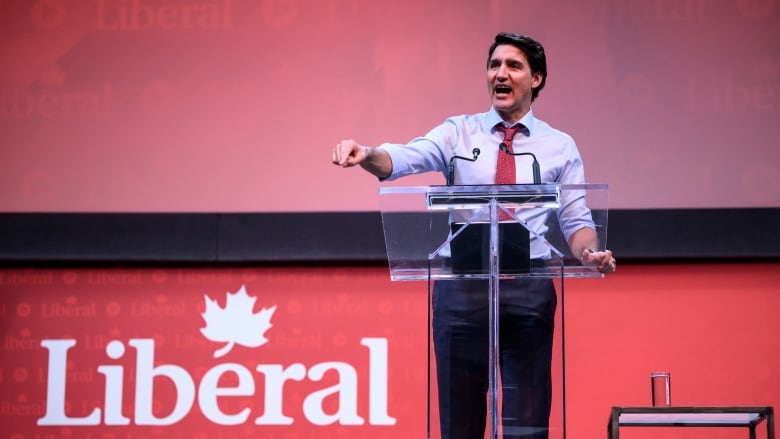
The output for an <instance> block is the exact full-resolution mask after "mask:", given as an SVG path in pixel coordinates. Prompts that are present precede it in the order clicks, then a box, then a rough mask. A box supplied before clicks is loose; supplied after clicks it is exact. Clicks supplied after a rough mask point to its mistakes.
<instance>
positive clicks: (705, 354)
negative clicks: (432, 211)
mask: <svg viewBox="0 0 780 439" xmlns="http://www.w3.org/2000/svg"><path fill="white" fill-rule="evenodd" d="M779 269H780V264H776V263H775V264H769V263H768V264H712V265H703V264H702V265H641V266H640V265H633V266H632V265H625V266H621V267H620V270H619V272H618V273H617V274H615V275H614V276H610V277H608V278H606V279H603V280H569V281H567V283H566V292H565V293H566V297H565V311H566V316H565V317H566V320H565V329H566V346H567V350H566V362H567V375H566V377H567V381H566V385H567V388H568V392H567V407H568V408H567V416H568V424H567V425H568V435H569V436H568V437H571V438H596V437H604V434H605V428H606V420H607V416H608V413H609V408H610V407H611V406H612V405H649V403H650V390H649V374H650V372H651V371H654V370H668V371H670V372H671V374H672V403H673V404H674V405H774V406H778V405H780V382H779V381H778V380H777V379H776V377H775V376H774V374H775V373H776V372H777V371H778V370H780V355H778V348H780V335H778V334H780V319H778V318H777V310H778V309H780V295H779V294H777V293H778V290H779V288H778V284H780V270H779ZM242 285H244V286H245V287H246V290H245V291H246V294H247V295H246V296H245V297H244V299H245V300H251V298H255V303H254V307H253V308H252V310H253V312H252V313H249V311H248V310H249V307H250V305H251V303H241V302H240V301H239V300H238V299H239V298H240V296H242V295H235V296H232V295H231V297H232V298H231V299H230V300H231V301H234V302H233V303H232V304H228V302H226V298H227V297H228V296H227V295H226V294H227V293H231V294H233V293H236V292H237V291H239V289H240V287H241V286H242ZM425 288H426V287H425V284H424V283H417V282H395V283H393V282H390V280H389V278H388V274H387V270H386V268H385V267H307V268H302V267H285V268H278V267H277V268H181V269H179V268H148V269H99V268H84V269H81V268H68V269H3V270H0V337H2V338H0V352H2V356H1V357H0V358H2V359H1V360H0V439H6V438H7V439H29V438H47V437H93V438H139V439H140V438H146V437H165V438H171V437H186V438H206V437H208V438H218V437H221V438H243V437H282V438H310V437H311V438H313V437H344V438H368V437H371V438H376V437H378V438H399V437H410V438H413V437H423V435H424V431H425V402H426V399H425V398H426V396H425V395H426V394H425V383H426V381H425V376H426V304H425V301H426V293H425ZM205 296H209V297H210V298H211V299H214V300H215V301H217V307H216V308H213V309H210V311H209V312H207V313H206V315H207V316H208V318H205V317H204V316H203V314H202V313H204V312H206V305H205V301H206V299H205ZM274 306H275V307H276V308H275V309H274V311H273V313H272V314H270V316H269V315H267V314H266V318H265V320H264V319H263V318H262V315H261V314H262V313H261V311H262V309H266V310H267V309H271V308H273V307H274ZM223 308H226V309H227V311H226V312H224V313H223V314H220V313H221V312H222V311H223ZM242 312H243V314H242ZM258 316H260V317H259V318H258ZM221 317H226V318H227V319H226V320H224V322H223V321H222V320H220V318H221ZM207 320H208V321H209V322H210V324H209V326H211V329H212V330H214V332H208V333H207V334H208V335H209V337H210V338H213V339H218V338H219V337H218V335H215V334H218V333H219V329H220V328H226V330H227V331H226V332H225V334H227V339H230V340H234V341H235V342H236V343H235V344H234V345H233V346H232V348H231V349H229V351H228V352H227V353H226V354H224V355H223V356H221V357H219V358H214V356H213V355H214V352H215V351H216V350H217V349H219V348H222V347H223V346H225V345H226V344H227V342H213V341H210V340H209V339H208V338H207V337H206V336H204V334H203V333H202V332H201V329H202V328H205V327H207V324H206V322H207ZM269 323H270V325H271V326H270V327H268V324H269ZM243 324H246V325H247V326H242V325H243ZM255 328H259V329H256V330H253V329H255ZM559 333H560V326H559ZM264 337H265V338H264ZM131 339H132V340H136V341H132V342H131V341H130V340H131ZM264 339H265V340H267V341H266V342H265V343H263V344H260V345H259V346H258V344H259V343H262V342H263V340H264ZM42 340H48V341H45V342H43V343H44V344H45V346H47V347H46V348H44V347H42V346H41V343H42ZM55 340H59V341H55ZM62 340H72V342H71V344H73V342H75V344H73V346H72V347H70V348H67V349H66V345H65V344H64V343H66V342H63V341H62ZM385 341H386V343H387V345H386V349H385V347H384V343H385ZM152 343H153V346H154V349H153V350H152V349H151V344H152ZM361 343H363V344H361ZM250 346H257V347H250ZM147 348H148V349H147ZM385 354H386V357H385ZM58 355H60V357H57V356H58ZM63 355H67V360H66V361H65V362H63V361H61V360H64V357H63ZM556 355H557V354H556ZM139 359H140V360H139ZM144 359H146V360H148V361H151V362H152V363H150V364H148V365H146V366H144V365H143V364H140V363H139V365H138V366H137V365H136V363H137V362H138V361H141V362H143V360H144ZM50 362H51V364H52V365H51V367H50V365H49V363H50ZM258 365H259V366H260V367H261V368H262V369H263V371H265V372H263V373H260V372H258V371H257V367H258ZM384 365H386V366H387V371H384V369H383V367H384ZM279 367H281V368H285V369H286V370H288V372H289V373H293V374H294V372H295V371H296V370H298V371H301V370H302V371H303V373H314V372H315V371H316V370H317V369H323V370H325V373H324V375H323V376H322V377H321V380H318V377H315V376H306V377H305V378H302V379H300V380H298V379H288V380H287V381H285V384H284V387H283V388H281V390H280V389H278V388H276V387H274V386H275V383H277V384H278V383H279V382H280V381H281V380H280V379H278V377H276V378H274V379H269V382H266V381H265V379H264V376H275V375H273V374H274V373H275V372H273V370H274V368H279ZM98 368H100V369H98ZM220 368H229V369H230V370H234V371H236V370H246V371H247V372H246V373H245V375H246V376H245V377H243V378H241V379H239V378H237V375H236V374H234V373H229V372H228V373H225V374H223V375H221V377H220V378H219V379H218V380H217V383H218V384H208V381H209V380H208V379H204V378H208V377H214V376H217V375H218V374H219V371H220ZM50 369H51V371H50ZM337 370H339V371H340V372H339V373H340V375H339V373H337V372H336V371H337ZM52 371H53V372H52ZM101 371H102V372H101ZM136 371H139V375H138V376H136ZM155 371H156V372H155ZM268 371H271V372H268ZM266 372H268V373H270V375H266ZM52 373H53V374H54V375H50V374H52ZM59 373H65V375H64V376H65V400H66V401H67V402H66V403H65V404H64V414H66V415H67V416H68V417H70V418H84V417H86V416H88V415H90V414H91V413H93V411H94V409H96V408H99V409H101V415H102V416H100V417H99V420H98V421H97V422H99V423H100V424H103V425H97V426H74V425H71V426H39V425H36V422H38V420H39V419H41V418H46V419H53V418H56V416H54V415H52V413H53V412H52V410H53V411H54V412H62V411H63V404H60V405H59V406H58V405H57V404H56V401H54V400H56V395H55V393H56V391H55V390H56V385H57V384H56V374H59ZM113 373H116V374H118V375H117V376H122V377H123V378H122V379H107V378H106V376H104V375H107V374H108V375H110V374H113ZM155 373H157V375H158V376H157V377H156V378H153V381H152V382H153V387H151V386H150V385H146V384H144V379H149V377H150V376H153V375H154V374H155ZM52 376H54V380H52ZM172 376H174V377H178V378H176V379H178V380H180V381H181V383H180V384H179V386H180V387H178V388H177V387H175V386H174V384H173V382H174V381H173V380H172V379H171V378H170V377H172ZM144 377H146V378H144ZM47 378H48V383H47ZM351 378H354V379H355V381H354V383H352V382H351V381H350V379H351ZM107 381H108V382H110V383H112V384H111V386H114V387H113V388H112V390H111V392H109V393H110V396H109V398H108V399H109V400H113V399H116V398H119V397H118V396H117V395H121V404H118V405H117V406H116V407H118V408H111V407H110V405H111V403H110V402H109V403H107V402H106V398H105V387H106V382H107ZM187 382H191V383H192V385H193V390H194V394H193V395H192V397H193V398H194V399H193V401H192V403H191V406H190V405H188V401H185V400H186V395H185V394H186V393H187V391H186V389H185V388H186V387H188V384H187ZM118 383H121V385H122V387H123V390H122V392H119V391H118V387H117V386H118ZM204 383H206V384H204ZM556 384H558V385H559V384H560V383H556ZM215 385H216V386H218V387H220V388H223V387H224V388H227V387H231V386H239V387H240V386H244V389H243V390H234V391H235V392H237V393H243V395H239V396H221V397H220V398H219V402H218V404H219V408H220V410H221V411H222V412H223V414H225V415H236V414H241V413H242V410H245V411H246V412H247V413H246V420H245V421H242V422H239V423H238V425H233V426H223V425H219V424H217V423H215V422H214V421H213V419H212V420H210V419H208V416H207V414H206V413H207V412H209V410H211V411H210V413H212V415H210V416H211V417H212V418H213V417H214V415H213V413H214V411H213V409H208V408H206V409H203V408H202V407H204V404H206V405H208V403H209V398H205V400H204V401H199V399H198V398H199V396H200V395H201V393H203V394H204V395H213V394H214V390H213V387H214V386H215ZM385 385H386V386H387V389H386V390H385V388H384V386H385ZM199 386H203V387H202V388H203V389H205V390H204V391H203V392H200V390H199ZM209 386H211V387H209ZM251 386H254V388H253V389H252V388H251ZM331 386H338V387H337V388H331ZM136 388H138V389H141V390H143V389H145V388H147V389H148V388H153V395H152V396H151V399H150V400H148V401H149V402H148V405H149V407H150V408H147V407H146V406H145V405H146V404H147V402H146V401H147V399H146V397H144V396H143V395H140V396H138V397H136V396H135V392H136ZM183 389H184V390H183ZM336 390H338V392H337V391H336ZM226 391H229V390H226ZM263 395H266V396H267V397H268V400H267V401H266V400H265V399H264V397H263ZM277 395H282V397H281V398H275V396H277ZM327 395H330V396H327ZM337 395H341V397H343V398H344V399H343V400H342V401H337V399H338V396H337ZM319 396H321V397H322V403H321V404H319V403H317V404H313V407H314V408H313V409H312V408H309V409H304V408H303V407H304V406H305V405H306V403H305V401H307V400H309V402H317V401H318V400H317V398H318V397H319ZM47 399H48V403H49V404H50V405H51V407H50V409H51V410H50V413H49V414H48V415H46V416H44V415H45V412H46V404H47ZM53 401H54V402H53ZM274 403H277V404H278V403H281V404H282V408H281V409H279V410H281V411H280V413H284V415H285V416H288V417H289V418H290V419H291V420H292V424H291V425H255V424H254V419H256V418H258V417H260V416H261V415H262V416H263V417H264V419H265V422H267V423H271V424H274V423H276V424H278V422H277V421H278V420H276V421H275V420H273V419H271V414H273V413H276V410H277V409H274V408H273V407H272V405H268V404H274ZM137 404H138V406H137ZM177 405H178V406H179V407H178V408H177ZM351 406H354V409H350V408H349V407H351ZM317 407H321V408H322V411H323V413H320V414H317V412H318V410H320V409H318V408H317ZM149 410H150V411H151V414H152V415H151V416H153V417H155V418H158V419H165V418H166V417H170V419H169V421H170V420H175V421H176V422H174V423H173V424H172V425H167V426H164V425H157V426H149V425H136V424H137V423H143V422H144V421H143V420H142V419H143V418H144V412H145V411H149ZM176 410H181V412H177V411H176ZM339 410H341V412H340V413H341V414H342V415H343V416H344V418H343V419H352V422H354V423H357V424H360V425H346V426H338V424H330V425H324V426H319V425H315V423H316V422H325V423H327V422H330V421H327V420H325V421H323V416H325V415H327V414H334V413H337V412H339ZM109 413H110V414H111V415H110V416H109ZM349 415H353V416H351V417H350V416H349ZM107 416H108V417H113V418H114V421H113V422H114V423H117V422H116V419H118V418H120V419H121V418H123V419H126V423H127V424H128V425H105V424H106V420H105V419H106V417H107ZM174 418H176V419H174ZM148 419H149V418H148V416H147V423H148ZM317 419H319V421H317ZM55 423H56V422H55ZM60 423H61V422H60ZM120 423H121V422H120ZM626 433H627V434H626V437H674V436H659V434H660V433H659V431H657V430H654V431H650V432H647V431H643V430H635V431H628V432H626ZM728 434H731V436H727V435H728ZM734 435H736V436H734ZM686 437H742V432H734V431H715V430H709V429H704V430H703V431H694V432H691V433H690V435H686Z"/></svg>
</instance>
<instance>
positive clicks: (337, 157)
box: [331, 139, 393, 179]
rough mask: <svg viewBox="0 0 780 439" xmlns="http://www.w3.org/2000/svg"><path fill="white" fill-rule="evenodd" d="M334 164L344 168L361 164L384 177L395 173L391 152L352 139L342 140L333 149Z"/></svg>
mask: <svg viewBox="0 0 780 439" xmlns="http://www.w3.org/2000/svg"><path fill="white" fill-rule="evenodd" d="M331 160H332V161H333V164H335V165H337V166H341V167H342V168H350V167H352V166H355V165H360V167H362V168H363V169H365V170H366V171H368V172H370V173H371V174H373V175H375V176H376V177H378V178H381V179H384V178H387V177H389V176H390V174H392V173H393V161H392V159H391V158H390V154H388V152H387V151H385V150H384V149H381V148H374V147H370V146H361V145H358V143H357V142H355V141H354V140H352V139H348V140H342V141H341V142H339V143H337V144H336V147H335V148H334V149H333V156H332V159H331Z"/></svg>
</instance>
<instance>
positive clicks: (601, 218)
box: [379, 184, 609, 439]
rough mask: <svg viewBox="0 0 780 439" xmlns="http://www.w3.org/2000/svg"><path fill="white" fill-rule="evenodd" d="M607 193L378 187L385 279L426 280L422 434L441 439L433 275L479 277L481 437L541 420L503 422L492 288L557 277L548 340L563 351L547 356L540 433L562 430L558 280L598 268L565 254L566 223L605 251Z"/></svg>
mask: <svg viewBox="0 0 780 439" xmlns="http://www.w3.org/2000/svg"><path fill="white" fill-rule="evenodd" d="M608 193H609V189H608V186H607V185H606V184H579V185H558V184H540V185H482V186H480V185H477V186H418V187H382V188H380V191H379V194H380V207H381V211H382V223H383V228H384V234H385V242H386V246H387V257H388V262H389V266H390V277H391V279H392V280H393V281H426V282H427V286H428V306H429V313H428V316H429V317H428V331H429V332H428V340H429V344H428V346H429V347H428V353H429V355H428V424H427V436H426V437H427V438H434V439H438V438H441V432H440V429H439V417H440V413H439V401H438V388H437V382H436V363H435V358H434V353H433V347H432V340H433V339H432V327H431V320H432V312H431V311H432V310H431V304H432V301H431V297H432V294H433V289H434V285H435V283H437V282H448V281H458V280H482V281H483V283H484V285H485V288H484V295H485V300H486V304H487V308H488V323H487V325H486V327H487V328H488V329H487V331H488V334H487V338H488V345H487V346H488V349H487V350H486V351H479V352H469V353H467V355H473V356H479V357H481V359H482V361H484V358H487V359H488V368H487V370H488V372H487V373H488V375H489V376H488V380H487V381H488V389H487V392H486V395H485V397H486V399H487V401H486V403H487V404H486V405H487V419H486V428H485V436H484V437H486V438H490V439H494V438H495V439H498V438H507V439H508V438H520V437H532V436H527V435H528V434H529V433H533V432H534V431H535V430H539V428H538V426H537V427H534V426H530V425H529V426H519V427H518V426H517V425H516V424H514V425H512V426H509V425H508V424H509V423H505V422H502V401H503V400H504V396H505V395H510V394H512V392H516V391H517V389H514V388H510V387H509V386H502V381H501V361H500V358H499V353H500V348H501V346H500V343H501V340H500V339H499V338H500V337H499V333H500V327H501V326H500V323H501V322H500V321H499V315H500V313H501V306H502V304H501V303H500V300H499V299H500V288H499V286H500V284H501V283H502V282H504V281H505V280H507V279H509V280H511V279H552V280H553V281H554V282H556V283H557V290H558V311H557V312H558V313H560V314H559V315H558V317H557V319H559V322H558V323H557V324H559V325H560V326H559V327H557V328H555V334H556V339H555V341H554V345H557V346H558V347H559V348H560V354H557V353H556V354H555V355H554V356H555V357H556V358H554V359H553V374H552V375H553V403H552V406H553V409H552V412H551V415H550V423H549V430H548V432H547V437H549V438H565V437H566V431H565V375H564V370H565V349H564V342H563V336H564V334H565V330H564V325H563V314H564V300H563V298H564V295H563V291H564V288H563V284H564V279H565V278H572V277H574V278H600V277H602V276H603V275H602V274H601V273H600V272H598V271H597V270H596V269H595V267H589V266H583V265H582V264H581V262H580V259H579V257H578V256H579V255H577V256H575V255H572V254H571V251H570V250H569V246H568V244H567V242H566V238H565V234H564V232H563V230H567V228H569V230H570V229H578V228H580V227H590V228H593V229H594V230H595V231H596V234H597V236H598V242H599V246H598V247H599V248H598V249H597V250H604V249H605V248H606V244H607V213H608ZM479 294H482V292H481V290H480V292H479ZM513 397H514V396H513ZM505 424H507V425H505ZM535 437H540V436H535ZM542 437H544V433H542Z"/></svg>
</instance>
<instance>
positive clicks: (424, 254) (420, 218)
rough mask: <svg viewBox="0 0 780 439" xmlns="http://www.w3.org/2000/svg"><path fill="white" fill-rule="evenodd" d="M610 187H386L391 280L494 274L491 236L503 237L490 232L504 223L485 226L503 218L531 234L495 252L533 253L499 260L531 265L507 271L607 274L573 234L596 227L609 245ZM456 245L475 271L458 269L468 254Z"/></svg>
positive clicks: (510, 232)
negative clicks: (521, 259) (577, 246)
mask: <svg viewBox="0 0 780 439" xmlns="http://www.w3.org/2000/svg"><path fill="white" fill-rule="evenodd" d="M608 192H609V187H608V185H606V184H601V183H599V184H575V185H558V184H551V183H548V184H541V185H460V186H413V187H382V188H380V190H379V194H380V206H381V209H382V224H383V227H384V233H385V243H386V246H387V256H388V262H389V264H390V276H391V279H393V280H427V279H429V278H432V279H441V280H444V279H458V278H469V279H474V278H476V279H488V278H489V277H490V274H489V272H488V271H487V270H485V271H481V270H480V269H479V267H480V261H479V259H481V260H482V262H481V263H482V266H486V265H487V262H485V261H486V260H487V259H488V258H489V256H488V254H489V250H488V246H489V245H488V242H487V241H488V237H490V236H494V237H496V238H494V239H496V240H498V241H501V238H500V237H499V235H498V234H496V235H492V234H493V233H494V232H491V231H490V230H497V228H496V229H488V228H485V226H486V225H492V224H497V223H501V230H502V232H501V233H505V236H509V237H514V238H512V239H513V240H516V239H518V237H522V236H523V234H525V237H524V238H522V239H520V241H518V242H519V243H520V244H518V242H511V241H509V240H507V242H504V241H501V242H500V245H499V246H498V248H496V249H492V250H490V252H493V254H497V255H498V256H497V257H498V258H499V259H500V258H501V255H503V254H506V255H509V256H508V257H511V258H517V257H518V256H517V255H523V254H525V255H526V256H525V257H526V258H528V259H529V261H527V262H526V263H520V264H518V263H517V262H518V261H516V260H512V261H510V262H511V263H507V264H499V265H500V266H502V267H503V266H506V267H517V266H525V267H528V268H527V269H526V270H525V271H522V272H517V271H514V272H509V271H504V272H501V273H500V275H501V277H503V278H507V277H542V278H553V277H561V276H565V277H602V276H603V275H602V274H601V273H600V272H598V270H596V269H595V267H586V266H582V264H580V262H579V258H578V257H574V256H573V255H572V254H571V251H570V250H569V247H568V238H569V237H570V236H571V235H572V234H573V233H574V232H575V231H576V230H578V229H580V228H583V227H590V228H592V229H594V230H595V232H596V234H597V236H598V242H599V245H598V248H597V249H596V250H603V249H605V248H606V243H607V242H606V241H607V204H608ZM491 206H492V207H491ZM491 209H492V210H491ZM477 227H479V228H481V229H482V230H481V231H477V230H475V228H477ZM475 237H476V238H475ZM457 240H460V241H459V242H454V241H457ZM467 240H468V241H467ZM455 244H457V245H455ZM518 245H522V246H525V247H526V248H518ZM453 248H457V249H460V250H458V251H459V252H465V253H467V254H468V255H469V258H471V260H470V262H469V264H468V266H469V270H464V271H460V270H458V262H459V261H462V260H463V259H464V257H462V256H463V255H462V253H459V254H457V255H453V254H452V251H453V250H452V249H453ZM464 249H465V250H464ZM475 259H476V262H475ZM505 262H507V261H505ZM453 263H454V266H453ZM475 266H476V267H477V268H476V269H475V268H474V267H475Z"/></svg>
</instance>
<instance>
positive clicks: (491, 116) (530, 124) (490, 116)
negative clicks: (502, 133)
mask: <svg viewBox="0 0 780 439" xmlns="http://www.w3.org/2000/svg"><path fill="white" fill-rule="evenodd" d="M517 123H521V124H523V126H524V127H525V128H526V130H524V131H526V133H525V134H526V135H528V136H531V134H533V132H534V129H535V128H536V118H535V117H534V111H533V109H532V108H529V109H528V112H527V113H525V115H524V116H523V117H521V118H520V120H519V121H517ZM498 124H504V126H508V125H507V123H506V122H505V121H504V120H503V119H501V116H499V115H498V112H496V109H495V108H493V107H492V106H491V107H490V111H488V113H487V125H488V126H487V129H488V130H489V131H491V132H493V130H494V129H495V126H496V125H498ZM515 125H516V124H515Z"/></svg>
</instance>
